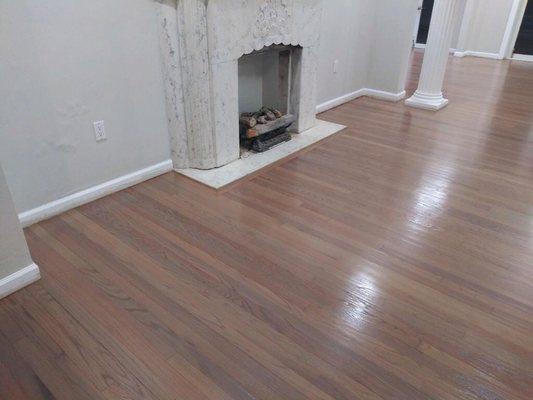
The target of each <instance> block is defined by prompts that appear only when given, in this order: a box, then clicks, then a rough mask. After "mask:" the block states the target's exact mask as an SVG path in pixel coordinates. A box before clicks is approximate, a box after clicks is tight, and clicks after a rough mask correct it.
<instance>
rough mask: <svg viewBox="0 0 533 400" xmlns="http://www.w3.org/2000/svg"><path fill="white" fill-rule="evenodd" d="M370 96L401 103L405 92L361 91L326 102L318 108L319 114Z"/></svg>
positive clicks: (365, 89) (364, 89)
mask: <svg viewBox="0 0 533 400" xmlns="http://www.w3.org/2000/svg"><path fill="white" fill-rule="evenodd" d="M363 96H368V97H373V98H375V99H380V100H385V101H394V102H397V101H400V100H402V99H403V98H404V97H405V90H404V91H402V92H399V93H393V92H385V91H382V90H376V89H367V88H363V89H359V90H356V91H355V92H352V93H348V94H345V95H343V96H340V97H337V98H335V99H333V100H329V101H326V102H324V103H322V104H319V105H318V106H317V107H316V112H317V114H320V113H323V112H324V111H327V110H330V109H332V108H335V107H338V106H340V105H342V104H344V103H348V102H349V101H352V100H355V99H357V98H359V97H363Z"/></svg>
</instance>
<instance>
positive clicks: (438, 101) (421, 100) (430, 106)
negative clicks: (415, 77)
mask: <svg viewBox="0 0 533 400" xmlns="http://www.w3.org/2000/svg"><path fill="white" fill-rule="evenodd" d="M448 102H449V101H448V99H445V98H444V97H443V96H442V93H441V94H438V95H434V94H424V93H420V92H419V91H418V90H417V91H416V92H415V93H414V94H413V95H412V96H411V97H410V98H408V99H407V100H405V104H406V105H407V106H409V107H415V108H423V109H424V110H432V111H438V110H440V109H441V108H444V107H446V106H447V105H448Z"/></svg>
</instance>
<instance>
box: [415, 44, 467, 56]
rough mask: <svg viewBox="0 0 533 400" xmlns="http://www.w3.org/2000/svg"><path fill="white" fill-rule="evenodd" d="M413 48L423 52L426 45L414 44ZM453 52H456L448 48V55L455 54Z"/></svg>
mask: <svg viewBox="0 0 533 400" xmlns="http://www.w3.org/2000/svg"><path fill="white" fill-rule="evenodd" d="M413 47H414V48H415V49H422V50H425V49H426V44H425V43H415V45H414V46H413ZM455 52H456V49H454V48H453V47H452V48H450V54H455Z"/></svg>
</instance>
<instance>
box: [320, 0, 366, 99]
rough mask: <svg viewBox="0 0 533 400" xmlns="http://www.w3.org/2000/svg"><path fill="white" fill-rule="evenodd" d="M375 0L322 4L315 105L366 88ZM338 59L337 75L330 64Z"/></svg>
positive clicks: (351, 0)
mask: <svg viewBox="0 0 533 400" xmlns="http://www.w3.org/2000/svg"><path fill="white" fill-rule="evenodd" d="M375 3H376V2H375V1H374V0H333V1H325V2H324V11H323V14H322V27H321V37H320V50H319V57H318V58H319V66H318V103H319V104H320V103H324V102H326V101H328V100H332V99H334V98H337V97H340V96H343V95H345V94H348V93H351V92H355V91H356V90H358V89H362V88H364V87H365V85H366V79H367V73H368V68H369V63H370V57H371V50H372V42H373V40H374V35H373V33H374V24H375V12H376V6H375ZM335 60H338V72H337V73H334V72H333V63H334V62H335Z"/></svg>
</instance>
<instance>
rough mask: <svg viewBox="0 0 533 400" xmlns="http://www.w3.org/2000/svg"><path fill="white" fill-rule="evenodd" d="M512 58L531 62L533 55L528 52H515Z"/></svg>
mask: <svg viewBox="0 0 533 400" xmlns="http://www.w3.org/2000/svg"><path fill="white" fill-rule="evenodd" d="M511 59H512V60H517V61H529V62H532V61H533V56H530V55H527V54H513V56H512V57H511Z"/></svg>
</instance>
